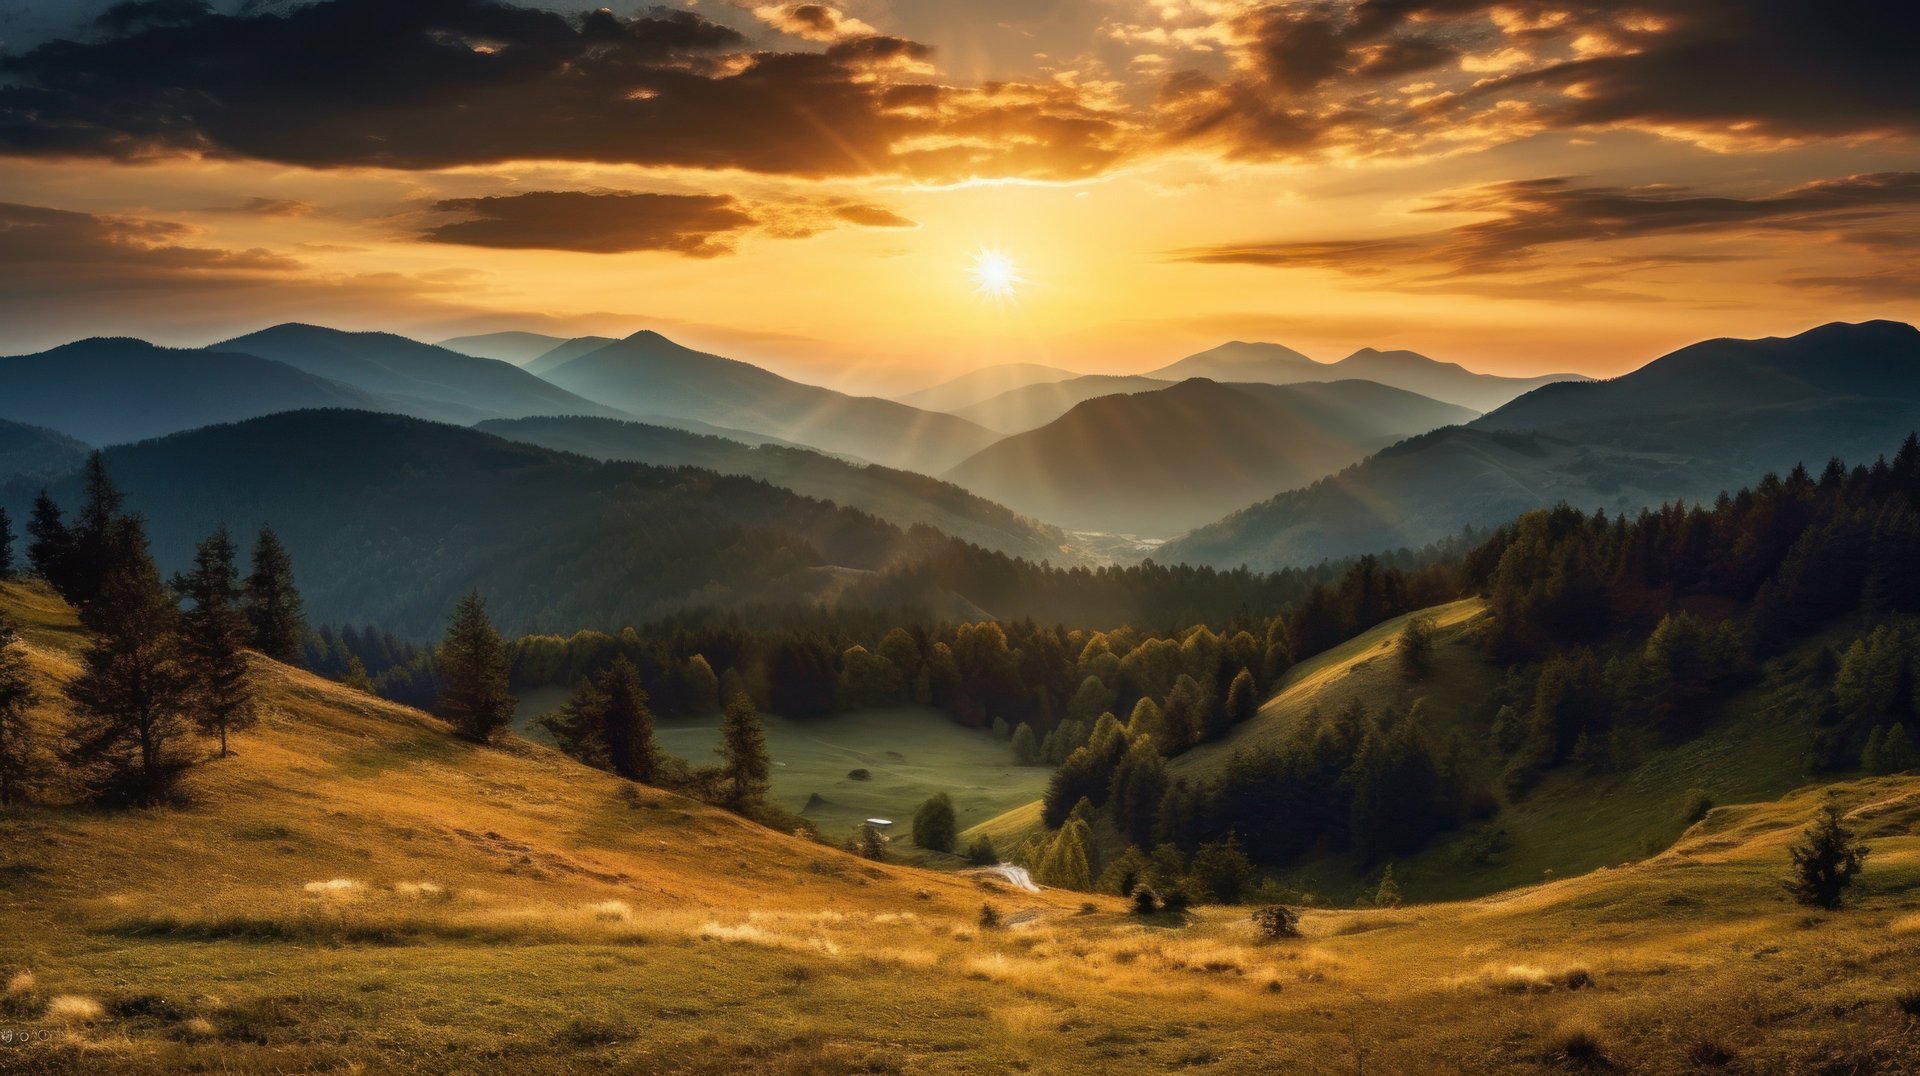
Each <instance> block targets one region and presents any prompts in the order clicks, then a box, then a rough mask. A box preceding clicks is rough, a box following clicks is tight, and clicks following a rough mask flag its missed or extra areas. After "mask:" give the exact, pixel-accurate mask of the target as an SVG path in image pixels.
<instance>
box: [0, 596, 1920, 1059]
mask: <svg viewBox="0 0 1920 1076" xmlns="http://www.w3.org/2000/svg"><path fill="white" fill-rule="evenodd" d="M0 615H5V616H6V617H7V618H8V619H9V620H11V621H12V622H15V623H18V624H20V625H22V628H23V630H22V636H23V639H24V644H25V646H24V656H25V660H26V663H27V666H28V668H29V670H30V672H31V674H32V676H33V678H34V681H35V684H36V686H37V687H38V688H39V690H40V693H41V695H42V697H43V698H44V699H58V698H60V694H59V689H60V686H61V684H62V683H63V682H64V681H66V680H67V679H68V678H70V677H71V676H73V675H74V672H75V670H76V667H77V658H78V652H79V650H80V648H81V646H82V645H83V642H84V640H83V637H82V635H81V633H80V631H79V629H78V626H77V625H76V624H75V622H74V618H73V614H72V612H71V611H70V610H68V609H66V608H65V607H64V606H63V605H62V604H61V603H59V602H58V601H57V600H55V599H52V598H51V597H50V596H49V595H48V594H47V593H46V592H45V591H43V590H39V589H36V588H31V587H23V586H20V585H17V584H0ZM252 676H253V679H254V683H255V685H256V690H258V691H259V692H260V693H261V696H262V702H263V704H264V705H263V706H262V710H263V713H264V719H263V721H262V724H261V725H260V727H259V728H258V729H257V730H256V731H254V732H251V733H249V734H246V735H244V736H242V737H240V738H238V740H237V741H236V754H235V755H234V756H233V757H232V758H228V759H224V760H217V761H209V762H207V763H206V764H204V765H202V766H200V767H198V768H196V769H195V770H193V771H192V772H191V773H190V774H189V776H188V777H187V779H186V792H187V799H186V801H185V802H184V803H182V804H180V805H177V806H172V807H167V808H161V809H156V810H143V811H118V812H116V811H102V810H95V809H75V808H71V807H67V806H64V805H62V803H61V801H60V799H59V798H58V797H57V796H49V800H50V802H48V803H43V804H42V805H38V806H32V807H26V808H16V809H14V810H12V811H10V812H9V813H7V814H6V815H5V816H4V818H3V819H0V829H3V831H4V833H5V834H6V836H7V838H8V839H7V841H6V844H5V847H6V849H7V851H6V852H5V853H0V892H3V893H4V894H5V899H6V901H7V909H8V916H9V920H8V922H9V926H10V927H12V928H13V929H15V930H16V931H18V932H19V933H20V934H21V935H23V936H24V937H26V938H28V939H30V940H29V941H27V942H26V943H24V944H20V945H16V946H12V947H10V948H9V949H8V951H7V952H6V953H5V954H4V955H3V956H0V974H4V975H5V976H6V980H5V981H6V984H7V989H6V992H5V994H4V995H0V1006H4V1008H0V1016H4V1017H5V1018H6V1019H7V1020H8V1021H9V1023H10V1025H13V1026H29V1027H35V1028H44V1029H47V1030H49V1031H51V1032H52V1034H50V1035H49V1036H48V1037H47V1038H45V1039H37V1040H36V1041H34V1042H33V1043H31V1044H29V1045H24V1046H23V1045H19V1044H14V1045H12V1046H9V1047H8V1048H7V1049H8V1050H9V1051H10V1052H9V1053H8V1054H5V1055H0V1056H3V1057H5V1058H6V1059H7V1061H6V1062H5V1063H7V1064H13V1065H16V1067H23V1068H24V1069H26V1070H30V1071H35V1072H41V1073H53V1074H62V1076H64V1074H79V1073H88V1072H98V1071H101V1070H102V1069H109V1070H112V1071H127V1072H136V1071H137V1072H161V1071H179V1070H185V1069H195V1070H216V1071H262V1070H273V1071H283V1070H300V1071H321V1070H333V1069H354V1068H365V1069H369V1070H380V1069H386V1068H391V1067H393V1066H394V1065H395V1064H396V1063H414V1062H417V1063H418V1067H421V1068H435V1069H449V1068H450V1069H458V1070H461V1071H474V1072H503V1073H504V1072H509V1071H511V1072H516V1073H533V1074H547V1073H554V1074H558V1073H566V1072H578V1071H582V1070H586V1069H613V1070H627V1071H657V1070H662V1069H671V1070H684V1071H702V1072H723V1071H724V1072H740V1071H755V1072H856V1071H858V1072H870V1071H910V1072H931V1073H965V1072H979V1071H982V1070H983V1069H992V1070H995V1071H1003V1070H1014V1071H1031V1072H1087V1071H1102V1072H1143V1073H1144V1072H1165V1071H1169V1070H1173V1069H1179V1068H1191V1067H1194V1066H1196V1065H1200V1064H1203V1063H1204V1065H1205V1066H1206V1067H1207V1069H1208V1070H1209V1071H1215V1072H1222V1073H1255V1072H1273V1071H1275V1070H1276V1069H1285V1070H1297V1071H1303V1072H1335V1071H1353V1070H1354V1069H1355V1068H1356V1067H1358V1066H1357V1065H1356V1061H1355V1058H1356V1057H1364V1059H1365V1067H1366V1068H1367V1069H1368V1070H1369V1071H1386V1072H1400V1071H1425V1070H1431V1069H1438V1070H1442V1071H1453V1070H1458V1071H1473V1072H1486V1073H1531V1072H1539V1071H1541V1070H1542V1069H1543V1068H1545V1069H1570V1070H1589V1071H1592V1070H1596V1069H1598V1070H1602V1071H1608V1070H1611V1071H1646V1072H1667V1071H1675V1072H1677V1071H1689V1070H1692V1069H1697V1068H1698V1067H1699V1060H1700V1059H1702V1058H1704V1059H1706V1060H1707V1061H1708V1062H1711V1063H1712V1065H1714V1066H1716V1067H1720V1068H1730V1070H1731V1071H1753V1072H1776V1071H1783V1072H1784V1071H1858V1072H1870V1071H1882V1072H1894V1071H1905V1070H1911V1069H1912V1068H1913V1067H1914V1065H1916V1064H1920V1047H1916V1046H1915V1045H1914V1043H1913V1039H1912V1034H1911V1020H1912V1017H1911V1016H1910V1015H1909V1014H1908V1012H1907V1011H1906V1009H1907V1008H1910V1005H1911V997H1912V989H1911V987H1912V979H1911V970H1910V969H1911V968H1912V967H1913V965H1914V963H1915V962H1916V961H1920V921H1916V918H1915V916H1914V915H1913V911H1912V907H1911V902H1910V900H1909V899H1908V895H1909V894H1910V893H1911V891H1912V888H1913V887H1914V886H1915V885H1920V838H1916V837H1915V836H1914V832H1915V830H1914V827H1915V825H1916V823H1920V808H1917V807H1916V805H1917V804H1920V782H1917V781H1916V780H1915V779H1914V778H1912V777H1884V778H1875V779H1870V780H1861V781H1853V782H1845V783H1840V784H1835V785H1831V786H1823V787H1813V788H1805V789H1800V790H1797V791H1795V792H1793V793H1791V794H1789V795H1787V796H1785V797H1783V798H1780V799H1778V800H1775V801H1771V802H1761V803H1753V804H1743V805H1738V806H1727V807H1719V808H1716V809H1714V810H1713V811H1712V812H1711V813H1709V814H1708V815H1707V816H1706V817H1705V818H1704V819H1703V820H1701V821H1700V822H1699V823H1698V824H1697V825H1694V826H1693V827H1692V828H1690V829H1688V830H1687V831H1686V833H1685V834H1684V835H1683V836H1682V837H1681V839H1680V840H1679V841H1678V842H1676V843H1675V844H1674V845H1673V846H1672V847H1671V848H1669V849H1668V850H1667V851H1665V852H1663V853H1660V854H1658V855H1651V856H1646V857H1634V858H1633V860H1632V861H1631V862H1628V861H1621V862H1618V863H1615V864H1613V865H1612V869H1607V870H1599V871H1595V872H1593V873H1590V874H1584V875H1581V876H1578V877H1567V878H1556V879H1553V880H1549V881H1546V882H1544V883H1539V884H1532V885H1529V886H1528V887H1527V888H1523V889H1519V890H1515V891H1512V892H1507V893H1502V894H1500V895H1498V896H1494V897H1489V898H1486V899H1481V900H1469V901H1458V902H1451V903H1426V902H1422V903H1415V904H1411V905H1409V906H1406V907H1401V908H1391V909H1364V910H1342V909H1325V908H1317V907H1306V908H1304V909H1303V910H1302V914H1301V919H1300V928H1301V934H1302V936H1301V937H1299V938H1294V939H1285V940H1280V941H1262V940H1261V939H1259V938H1257V937H1256V936H1255V935H1254V933H1253V929H1252V926H1251V924H1250V923H1249V922H1248V921H1247V916H1246V909H1244V908H1224V907H1223V908H1212V907H1202V908H1198V909H1196V910H1195V911H1194V912H1193V913H1191V914H1190V915H1188V916H1185V917H1180V918H1168V917H1160V918H1159V919H1157V920H1155V921H1147V922H1143V921H1141V920H1139V919H1136V918H1134V917H1131V916H1128V915H1126V914H1124V913H1123V912H1122V910H1121V904H1120V901H1119V900H1118V898H1115V897H1111V896H1096V895H1088V894H1079V893H1062V892H1057V891H1042V892H1039V893H1022V892H1018V891H1015V890H1012V889H1010V888H1008V887H1007V886H1004V885H1002V884H1000V883H998V882H995V881H992V880H989V879H986V878H982V877H977V876H973V877H970V876H966V875H960V874H953V873H945V872H941V871H932V870H921V869H915V868H911V867H904V866H900V865H897V864H891V863H889V864H877V863H872V862H868V861H864V860H860V859H856V858H854V857H852V856H850V855H847V854H846V853H843V852H841V851H839V850H837V849H834V848H830V847H824V846H822V845H819V844H815V843H812V842H809V841H806V840H803V839H800V838H798V837H793V836H789V835H786V834H783V833H778V832H774V831H772V830H769V829H766V828H763V827H760V826H757V825H754V824H751V823H748V822H746V821H743V820H741V819H739V818H737V817H735V816H733V815H730V814H727V813H724V812H721V811H718V810H716V809H714V808H711V807H708V806H705V805H703V804H700V803H697V802H695V801H692V800H689V799H685V798H682V797H679V796H676V795H673V794H671V793H669V792H666V791H663V790H660V789H654V788H648V787H644V786H636V785H631V784H628V783H626V782H622V781H619V780H617V779H615V778H613V777H611V776H608V775H606V774H603V773H600V772H598V771H593V770H588V769H586V768H584V767H581V766H579V765H577V764H575V763H573V762H571V761H570V760H568V759H565V758H563V757H561V756H560V755H558V754H556V753H554V752H552V751H549V750H547V749H545V748H542V747H539V746H536V745H533V744H529V743H526V742H524V741H521V740H517V739H512V738H509V739H508V740H506V741H504V742H502V743H500V744H498V745H495V746H491V747H482V746H476V745H472V744H467V743H464V742H462V741H459V740H456V739H454V738H453V737H451V736H450V735H449V734H448V731H447V728H446V726H445V725H443V724H442V723H441V722H439V721H437V720H435V719H434V718H432V717H429V716H427V715H425V714H422V713H420V712H418V711H414V710H409V709H406V708H404V707H399V706H395V705H393V704H390V703H386V702H383V701H381V700H379V699H375V698H372V697H370V696H366V695H362V694H360V693H358V692H354V691H352V690H351V689H348V688H345V687H342V686H341V685H338V684H334V683H330V682H327V681H324V680H320V679H318V678H315V677H313V676H311V675H308V674H306V673H303V672H300V671H298V670H294V669H290V668H287V667H285V666H281V665H277V664H275V663H272V662H268V661H265V660H264V659H255V660H254V661H253V664H252ZM33 718H34V720H35V722H36V724H37V726H38V728H39V730H40V732H41V734H42V735H43V736H47V737H54V736H57V735H58V732H59V726H60V725H61V724H62V723H63V721H64V719H65V715H64V713H63V712H62V711H61V710H60V708H59V706H58V704H55V703H51V702H49V703H45V704H43V705H42V706H41V707H40V708H39V709H38V710H37V711H36V712H35V713H34V715H33ZM887 743H888V741H886V740H877V741H876V742H875V743H874V744H873V747H874V748H876V749H879V748H881V747H883V746H885V745H886V744H887ZM894 743H895V746H902V747H904V749H905V750H908V751H911V750H912V749H913V747H912V745H911V744H910V743H909V744H900V743H899V742H898V741H895V742H894ZM776 761H778V760H777V759H776ZM1826 802H1833V803H1835V804H1837V805H1839V806H1840V807H1841V808H1842V809H1843V810H1845V811H1846V812H1847V817H1848V819H1849V824H1851V825H1853V826H1854V827H1856V828H1857V829H1859V830H1860V831H1861V832H1863V833H1864V834H1865V835H1866V836H1867V837H1868V838H1869V839H1870V840H1871V841H1872V842H1873V849H1874V854H1873V857H1872V858H1871V859H1870V861H1869V865H1868V869H1867V871H1866V873H1865V874H1864V875H1863V876H1862V885H1861V887H1860V888H1861V889H1862V890H1864V892H1863V893H1862V894H1861V896H1860V899H1859V900H1858V902H1857V904H1856V905H1855V906H1852V907H1849V908H1848V909H1846V910H1845V911H1843V912H1840V913H1837V914H1826V915H1820V916H1812V917H1809V916H1807V915H1806V914H1805V911H1804V909H1801V908H1798V907H1796V906H1794V905H1792V904H1790V903H1788V902H1787V901H1786V900H1785V898H1784V896H1783V894H1781V892H1780V891H1779V887H1778V884H1777V878H1778V877H1779V875H1780V873H1781V872H1782V871H1783V869H1784V866H1785V862H1786V845H1787V844H1788V843H1789V842H1790V841H1791V840H1793V839H1795V838H1796V837H1797V836H1798V833H1799V830H1800V828H1801V827H1802V826H1804V825H1805V823H1806V820H1807V819H1808V818H1809V817H1810V816H1812V815H1813V814H1814V813H1815V812H1816V811H1817V810H1818V809H1819V808H1820V807H1821V805H1822V804H1824V803H1826ZM27 849H30V850H31V854H27V853H26V852H25V851H23V850H27ZM1416 892H1417V891H1416ZM1418 899H1419V898H1418V897H1416V900H1418ZM983 902H984V903H989V904H992V905H993V906H994V907H995V908H996V910H997V911H998V912H999V913H1000V915H1001V916H1002V917H1003V925H1002V926H1001V927H999V928H995V929H982V928H981V927H980V925H979V913H980V905H981V904H982V903H983ZM502 983H511V984H512V989H511V990H510V991H507V992H505V993H503V992H502V987H501V984H502ZM876 1013H879V1014H880V1015H879V1016H878V1017H877V1016H876ZM1202 1058H1204V1059H1205V1060H1204V1062H1202V1061H1201V1060H1200V1059H1202ZM1596 1058H1598V1059H1601V1060H1603V1061H1604V1065H1600V1064H1598V1063H1596V1062H1595V1059H1596ZM1729 1059H1730V1060H1729Z"/></svg>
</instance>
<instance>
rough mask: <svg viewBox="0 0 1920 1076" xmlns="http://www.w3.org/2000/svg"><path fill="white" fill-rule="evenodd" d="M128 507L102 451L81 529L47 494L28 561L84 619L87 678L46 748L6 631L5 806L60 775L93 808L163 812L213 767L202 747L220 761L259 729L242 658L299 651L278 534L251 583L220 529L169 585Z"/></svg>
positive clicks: (73, 688)
mask: <svg viewBox="0 0 1920 1076" xmlns="http://www.w3.org/2000/svg"><path fill="white" fill-rule="evenodd" d="M123 503H124V498H123V496H122V494H121V493H120V491H119V490H118V489H117V488H116V487H115V486H114V484H113V481H112V479H111V477H110V476H109V475H108V474H107V470H106V466H105V464H104V462H103V461H102V458H101V456H100V454H99V453H97V452H96V453H94V454H93V455H92V456H91V457H90V458H89V460H88V462H87V466H86V469H85V485H84V498H83V501H82V503H81V505H80V507H79V509H78V510H77V512H76V513H75V514H74V516H73V517H72V519H71V520H69V519H68V518H67V517H66V516H65V515H64V514H63V513H62V511H61V509H60V507H59V506H58V505H57V504H55V503H54V501H53V500H52V498H51V497H50V496H48V495H47V494H46V493H45V492H44V491H43V492H42V493H41V495H40V497H39V498H38V499H37V500H36V501H35V503H34V507H33V513H32V516H31V518H30V519H29V520H28V521H27V525H26V533H27V536H28V537H29V538H30V539H31V542H30V544H29V545H28V546H27V549H26V556H27V564H28V566H29V568H30V570H31V571H32V573H33V574H35V575H37V576H39V577H40V578H41V579H43V580H45V581H46V583H47V584H48V585H49V586H50V587H51V588H52V589H53V590H54V591H55V592H56V593H58V594H59V595H60V596H61V597H62V598H64V599H65V600H66V601H67V602H68V603H69V604H70V605H72V606H73V607H74V609H75V610H76V611H77V612H78V615H79V618H80V623H81V626H82V627H83V628H84V629H85V630H86V633H87V637H88V641H87V645H86V648H85V649H84V650H83V651H82V654H81V669H80V673H79V675H78V676H76V677H74V678H73V679H72V680H71V681H69V682H68V683H67V685H66V686H65V688H64V689H63V695H64V697H65V701H66V702H67V703H68V704H69V706H70V709H71V720H70V721H69V722H68V723H67V725H66V727H65V728H64V729H63V730H62V733H61V735H60V737H59V738H58V742H57V743H55V744H53V745H51V748H52V750H51V752H49V751H47V750H45V749H43V748H42V746H41V745H40V744H39V743H38V742H37V738H36V737H35V735H34V731H33V728H32V726H31V725H29V723H28V721H27V716H26V711H27V709H28V707H30V706H31V705H33V704H34V703H35V702H36V701H38V700H37V693H36V692H35V691H34V690H33V688H32V686H31V684H30V683H29V682H28V680H27V678H26V676H25V670H24V662H23V661H22V659H21V657H20V655H19V654H18V652H17V649H18V648H17V647H16V646H15V645H14V644H15V635H16V633H15V630H14V629H13V628H12V627H11V626H10V625H6V624H4V623H0V802H13V801H16V800H19V799H22V798H24V797H25V796H26V795H27V794H28V793H29V792H30V791H32V790H34V789H35V788H37V787H39V786H41V785H43V784H45V783H47V782H48V781H49V780H51V779H52V778H54V777H55V776H56V773H55V770H56V768H57V769H58V774H57V775H58V776H59V777H61V778H63V779H64V780H65V781H67V782H68V783H70V784H71V785H73V786H75V787H77V788H78V790H79V791H80V793H81V795H82V796H83V797H84V798H86V799H87V800H89V801H91V802H94V803H99V804H107V805H150V804H155V803H160V802H164V801H166V800H168V799H170V798H172V797H173V795H174V794H175V791H176V786H177V784H178V781H179V778H180V776H181V774H182V773H184V772H185V771H186V770H187V769H188V768H190V767H192V766H193V765H196V764H197V763H199V762H200V761H203V760H204V759H203V756H202V755H201V754H200V753H199V752H198V751H197V750H196V747H195V745H194V742H193V741H194V740H195V739H196V737H198V738H203V739H210V740H213V741H215V742H216V743H217V754H216V755H215V757H218V758H225V757H227V755H228V754H229V753H230V751H231V737H233V736H234V735H236V734H238V733H242V732H245V731H246V730H248V729H250V728H252V727H253V726H254V725H255V724H256V723H257V722H258V720H259V707H258V703H257V700H256V697H255V693H254V690H253V687H252V685H251V683H250V681H249V675H248V667H247V657H246V651H247V650H248V649H253V650H258V651H260V652H261V653H264V654H266V655H268V656H269V657H274V658H277V659H281V660H288V659H292V658H294V657H297V655H298V653H299V648H300V640H301V637H302V635H303V634H304V630H305V629H304V625H303V624H302V622H301V612H300V609H301V605H300V597H299V592H298V591H297V590H296V589H295V588H294V583H293V572H292V563H291V561H290V559H289V558H288V556H287V553H286V550H285V547H283V546H282V545H281V544H280V542H279V540H278V539H277V538H276V537H275V535H274V534H273V532H272V530H270V529H268V530H263V531H261V533H260V535H259V537H258V539H257V540H256V541H255V543H254V547H253V558H252V566H251V571H250V572H249V573H248V574H247V575H246V576H244V577H242V576H241V574H240V571H239V568H238V565H237V557H238V550H237V548H236V546H235V543H234V541H233V538H232V536H231V535H230V534H229V533H228V532H227V531H226V530H225V528H221V529H219V530H216V531H215V532H214V533H213V534H212V535H209V536H208V537H207V538H206V539H205V540H203V541H202V542H201V543H200V544H199V546H198V547H197V549H196V551H195V556H194V562H193V567H192V568H191V569H190V570H188V571H186V572H182V573H180V574H177V575H175V576H174V577H173V578H172V579H171V580H170V581H169V580H163V579H162V577H161V574H160V571H159V568H158V567H157V566H156V565H155V564H154V560H153V557H152V555H151V553H150V552H149V549H148V542H147V535H146V527H145V522H144V521H143V520H142V519H141V518H140V517H139V516H137V515H133V514H130V513H127V512H125V511H123V510H122V509H123ZM0 536H4V537H5V538H6V539H7V541H5V542H0V575H4V576H6V577H11V576H12V575H13V574H14V572H15V568H14V563H13V553H12V538H13V535H12V532H11V527H10V526H8V527H5V528H0ZM183 606H184V607H183Z"/></svg>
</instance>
